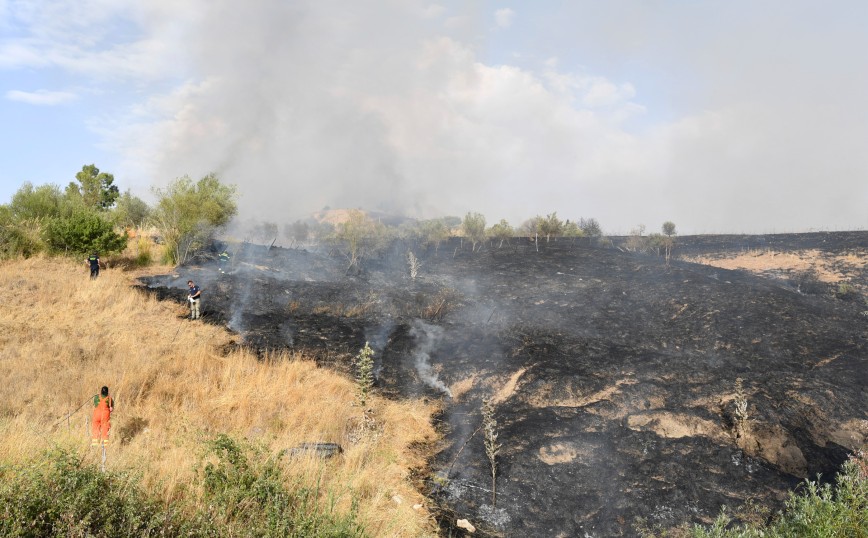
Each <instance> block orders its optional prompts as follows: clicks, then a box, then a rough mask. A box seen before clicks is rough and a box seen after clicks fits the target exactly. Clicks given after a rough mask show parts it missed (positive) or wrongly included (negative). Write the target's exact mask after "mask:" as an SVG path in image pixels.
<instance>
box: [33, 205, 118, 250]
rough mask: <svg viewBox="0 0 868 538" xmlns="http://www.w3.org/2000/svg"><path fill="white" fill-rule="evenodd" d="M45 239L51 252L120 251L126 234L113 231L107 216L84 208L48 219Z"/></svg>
mask: <svg viewBox="0 0 868 538" xmlns="http://www.w3.org/2000/svg"><path fill="white" fill-rule="evenodd" d="M45 240H46V242H47V243H48V246H49V248H50V249H51V250H52V251H54V252H68V253H78V254H82V253H86V252H93V251H99V252H101V253H110V252H120V251H121V250H123V249H124V248H125V247H126V246H127V239H126V237H124V236H123V235H120V234H118V233H116V232H115V230H114V226H113V225H112V224H111V223H110V222H109V221H108V220H106V219H105V218H103V217H102V216H101V215H100V214H98V213H96V212H95V211H89V210H85V209H80V210H78V211H75V212H73V213H72V214H71V215H69V216H67V217H57V218H54V219H51V220H50V221H48V225H47V226H46V227H45Z"/></svg>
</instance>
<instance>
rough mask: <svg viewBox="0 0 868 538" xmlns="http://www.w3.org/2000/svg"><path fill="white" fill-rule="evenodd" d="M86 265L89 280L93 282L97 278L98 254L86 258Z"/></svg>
mask: <svg viewBox="0 0 868 538" xmlns="http://www.w3.org/2000/svg"><path fill="white" fill-rule="evenodd" d="M87 263H89V264H90V278H91V280H93V279H95V278H96V277H98V276H99V266H100V262H99V252H94V253H93V254H91V255H90V256H88V257H87Z"/></svg>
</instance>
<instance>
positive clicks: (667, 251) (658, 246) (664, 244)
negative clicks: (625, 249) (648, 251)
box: [648, 234, 675, 267]
mask: <svg viewBox="0 0 868 538" xmlns="http://www.w3.org/2000/svg"><path fill="white" fill-rule="evenodd" d="M648 240H649V242H650V245H651V248H653V249H655V250H657V255H658V256H659V255H660V254H663V256H664V257H665V258H666V267H669V259H670V257H671V256H672V247H674V246H675V240H674V239H672V238H671V237H669V236H667V235H663V234H651V235H650V236H648Z"/></svg>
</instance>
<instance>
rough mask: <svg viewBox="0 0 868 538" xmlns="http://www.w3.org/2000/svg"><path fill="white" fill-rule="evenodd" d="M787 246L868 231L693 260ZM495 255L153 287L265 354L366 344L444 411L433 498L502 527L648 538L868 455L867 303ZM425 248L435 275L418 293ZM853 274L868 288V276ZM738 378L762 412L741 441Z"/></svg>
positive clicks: (267, 258)
mask: <svg viewBox="0 0 868 538" xmlns="http://www.w3.org/2000/svg"><path fill="white" fill-rule="evenodd" d="M751 242H753V244H752V243H751ZM770 243H772V244H774V245H775V248H791V249H796V248H816V249H820V250H822V251H823V252H827V253H835V252H843V251H851V250H852V249H862V250H863V251H864V249H865V248H866V246H868V232H852V233H837V234H801V235H789V236H716V237H696V238H682V239H680V240H679V243H678V247H677V249H681V250H683V251H684V252H690V253H693V254H696V253H707V252H718V251H725V250H727V249H738V248H756V246H757V245H763V246H769V244H770ZM495 246H496V245H487V246H484V247H483V249H482V250H481V251H478V252H471V249H470V245H469V244H468V243H465V244H463V245H462V244H461V242H460V240H453V241H452V242H450V243H448V244H444V245H442V246H441V247H440V248H439V249H438V250H435V249H433V248H432V249H423V248H420V247H416V246H413V245H408V244H396V245H394V247H393V249H392V251H391V252H390V253H388V254H386V255H384V256H383V257H382V258H379V259H371V260H366V261H364V262H363V265H362V270H361V271H360V272H355V274H351V275H348V274H347V271H346V263H345V258H343V257H342V256H339V255H329V254H327V253H316V252H311V251H305V250H286V249H281V248H272V249H266V248H264V247H257V246H252V245H246V246H244V247H243V248H241V249H238V251H237V252H235V256H234V258H233V262H232V268H231V270H230V271H229V273H228V274H221V273H219V272H218V271H217V266H216V263H215V262H210V261H205V260H200V261H199V263H196V264H194V265H190V266H187V267H183V268H180V269H179V274H178V275H177V276H165V277H156V278H152V279H148V280H147V282H145V285H146V286H147V287H148V288H150V289H152V290H155V292H156V293H158V294H159V295H160V296H162V297H170V298H174V299H178V300H182V299H183V297H184V296H185V295H186V285H185V283H186V281H187V280H188V279H190V278H192V279H193V280H195V281H196V282H197V283H198V284H199V285H200V286H202V289H203V297H204V299H203V306H204V311H205V319H206V320H208V321H210V322H213V323H220V324H226V325H228V326H229V328H230V329H232V330H234V331H237V332H238V333H239V335H240V336H239V343H240V344H243V345H248V346H251V347H253V348H255V349H258V350H260V351H263V352H265V351H267V350H269V349H282V348H291V349H297V350H304V351H307V352H308V353H310V354H312V355H313V356H315V357H316V358H317V360H319V361H320V362H321V363H323V364H327V365H330V366H334V367H337V368H338V369H341V370H344V371H349V369H350V361H351V357H352V356H353V355H354V354H355V353H356V352H357V351H358V350H359V349H360V348H361V347H362V346H363V345H364V343H365V342H366V341H369V342H370V343H371V346H372V348H373V349H374V350H375V352H376V359H377V376H378V377H377V386H378V387H379V389H380V390H381V391H383V392H385V393H387V394H390V395H392V396H394V397H426V398H442V399H443V401H444V412H443V415H442V417H440V418H441V419H442V421H443V427H444V431H445V432H446V442H445V444H444V446H443V447H442V449H441V450H440V451H439V453H438V455H437V456H436V458H435V460H434V461H432V462H431V466H432V470H433V473H434V477H435V478H434V479H432V480H430V481H429V482H428V485H429V488H430V496H431V498H432V500H435V501H436V502H438V503H440V504H441V505H442V506H444V507H445V508H447V509H448V510H450V511H452V512H454V513H455V514H456V515H458V517H466V518H468V519H470V520H471V521H472V522H473V523H474V524H475V525H477V527H479V528H481V529H482V530H483V532H485V533H489V534H500V535H505V536H521V535H527V536H583V535H585V533H587V535H590V536H632V535H635V534H636V531H635V529H636V527H635V525H636V522H637V521H638V520H640V519H641V520H644V521H645V522H646V524H647V525H649V526H653V525H660V526H663V527H667V526H674V525H677V524H679V523H683V522H708V521H710V520H711V519H713V518H714V517H715V516H716V515H717V514H718V513H719V510H720V508H721V506H722V505H728V506H729V507H730V508H731V509H736V508H737V507H738V506H740V505H742V504H744V503H745V502H746V501H748V500H752V499H753V500H756V501H758V502H759V503H760V504H763V505H766V506H770V507H771V508H779V507H780V506H781V503H782V500H783V499H784V498H785V495H786V493H787V492H788V491H789V490H791V489H792V488H793V487H794V486H795V485H796V484H797V483H798V481H800V480H801V479H802V478H803V477H807V476H810V477H815V475H816V474H817V473H822V475H823V477H825V478H826V479H830V478H831V477H832V476H833V475H834V473H835V472H836V470H837V469H838V467H839V465H840V464H841V463H842V462H843V461H844V459H845V458H846V456H847V454H848V451H849V450H851V449H853V448H855V447H856V446H859V445H860V444H862V443H864V442H865V440H866V435H868V407H866V402H868V398H866V395H868V394H866V390H868V389H866V387H868V353H866V350H868V330H866V329H868V315H866V314H864V313H863V312H865V311H868V305H866V303H865V300H864V297H860V298H859V300H856V301H853V300H848V301H844V300H841V299H840V298H838V297H836V296H835V295H834V293H832V292H831V291H830V292H828V293H826V292H825V291H823V290H820V292H818V293H812V294H805V293H802V290H801V288H799V287H798V285H796V284H794V282H793V281H790V280H787V279H785V278H781V279H767V278H760V277H757V276H754V275H751V274H748V273H746V272H741V271H728V270H725V269H718V268H714V267H707V266H702V265H696V264H690V263H685V262H678V261H673V262H672V264H671V267H669V268H667V267H666V266H665V264H664V262H663V260H662V259H661V258H658V257H653V256H640V255H635V254H630V253H625V252H621V251H619V250H618V249H617V248H611V247H610V248H603V247H598V246H591V245H589V244H587V243H586V242H583V241H569V240H563V239H562V240H559V241H556V242H555V241H553V242H550V243H543V242H541V243H540V244H539V245H538V246H537V245H535V244H533V243H530V242H528V241H527V240H515V241H513V242H512V244H511V245H504V246H503V248H494V247H495ZM615 246H617V245H615ZM408 250H413V252H414V253H415V255H416V256H417V257H418V258H419V259H420V261H421V262H422V267H421V270H420V273H419V276H418V277H417V278H416V279H415V280H413V279H411V278H410V276H409V270H408V268H407V262H406V254H407V251H408ZM677 254H678V250H676V255H677ZM852 278H854V279H857V284H859V285H860V286H862V285H864V284H865V278H866V274H865V271H864V269H863V270H862V271H861V272H860V271H857V272H856V273H855V274H853V275H852ZM859 279H861V280H859ZM737 378H741V379H742V380H743V385H744V392H745V394H746V398H747V400H748V403H749V413H750V417H751V420H750V424H749V427H748V431H747V432H746V433H745V434H743V435H742V436H741V437H740V438H738V439H736V434H735V431H736V429H735V427H734V422H735V417H734V408H735V403H734V386H735V382H736V379H737ZM485 398H488V399H492V400H493V401H494V402H495V404H496V407H495V409H496V415H495V416H496V419H497V421H498V424H499V429H500V436H499V442H500V443H502V449H501V452H500V456H499V467H498V472H497V493H498V495H497V504H496V507H495V506H492V503H491V492H490V489H491V478H490V469H489V467H488V460H487V458H486V457H485V454H484V449H483V443H482V434H481V433H477V434H476V435H475V437H473V438H472V439H470V441H469V442H468V438H469V437H470V436H471V434H473V432H474V431H475V430H477V428H478V426H479V424H480V420H481V415H480V408H481V405H482V400H483V399H485Z"/></svg>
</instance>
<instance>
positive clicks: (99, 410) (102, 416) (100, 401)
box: [90, 387, 115, 446]
mask: <svg viewBox="0 0 868 538" xmlns="http://www.w3.org/2000/svg"><path fill="white" fill-rule="evenodd" d="M114 408H115V402H114V399H112V397H111V396H109V389H108V387H103V388H102V389H101V390H100V391H99V394H94V396H93V427H92V436H91V442H90V446H100V445H107V444H108V434H109V429H111V417H112V411H114Z"/></svg>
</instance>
